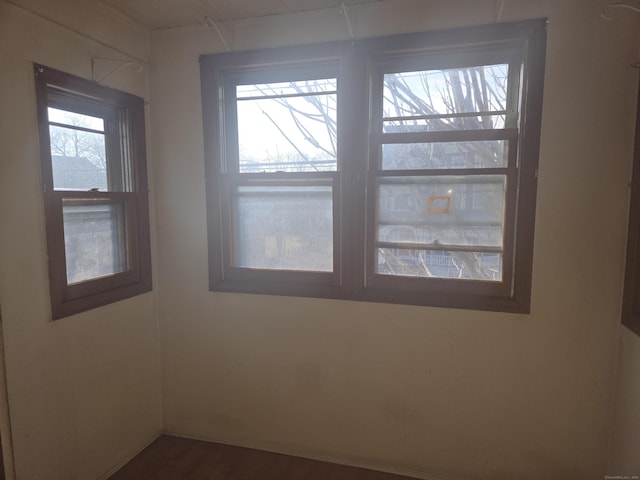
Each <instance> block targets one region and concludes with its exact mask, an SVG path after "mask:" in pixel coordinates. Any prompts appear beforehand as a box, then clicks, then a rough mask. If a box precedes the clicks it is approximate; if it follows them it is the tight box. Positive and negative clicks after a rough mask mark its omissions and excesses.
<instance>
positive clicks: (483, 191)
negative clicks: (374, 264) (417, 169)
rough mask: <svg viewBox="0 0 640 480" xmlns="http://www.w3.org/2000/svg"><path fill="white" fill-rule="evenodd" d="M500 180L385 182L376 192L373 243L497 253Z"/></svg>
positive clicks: (481, 177)
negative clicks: (488, 249)
mask: <svg viewBox="0 0 640 480" xmlns="http://www.w3.org/2000/svg"><path fill="white" fill-rule="evenodd" d="M505 184H506V179H505V177H504V176H502V175H473V176H455V177H454V176H438V177H388V178H383V179H381V180H380V184H379V186H378V218H377V222H378V223H377V239H378V241H379V242H392V243H399V244H402V243H404V244H407V243H409V244H419V245H433V246H438V245H457V246H470V245H474V246H487V247H501V246H502V237H503V226H504V225H503V222H504V221H503V219H504V207H505Z"/></svg>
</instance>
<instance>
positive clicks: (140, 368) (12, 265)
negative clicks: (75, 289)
mask: <svg viewBox="0 0 640 480" xmlns="http://www.w3.org/2000/svg"><path fill="white" fill-rule="evenodd" d="M52 3H55V5H52ZM22 4H23V5H24V6H25V7H27V8H37V9H38V10H39V11H42V12H44V13H45V14H46V15H50V16H51V17H52V18H53V19H54V20H56V21H58V22H66V23H67V24H69V25H71V27H72V28H74V29H76V30H79V31H80V32H83V33H89V34H91V35H93V36H94V37H95V38H97V39H99V40H100V41H101V42H104V43H110V44H113V45H115V46H116V47H117V48H119V49H122V50H126V51H128V52H130V53H131V54H133V55H136V56H145V55H147V54H148V48H149V45H148V37H147V35H146V33H144V32H141V31H139V30H137V29H136V28H135V27H134V26H132V25H131V24H129V23H127V22H124V21H123V20H122V19H121V18H120V17H118V16H117V15H114V14H113V12H111V11H108V10H91V9H90V8H89V7H88V6H87V4H86V2H78V1H75V0H61V1H56V2H47V1H34V0H30V1H26V0H25V1H24V2H23V3H22ZM94 56H98V57H110V58H119V55H118V54H117V53H116V52H114V51H112V50H111V49H109V48H106V47H105V46H103V45H100V44H99V43H97V42H94V41H90V40H88V39H86V38H85V37H83V36H82V35H80V34H77V33H72V32H71V31H69V30H68V29H65V28H62V27H60V26H58V25H56V24H55V23H53V22H50V21H46V20H43V19H41V18H38V17H37V16H35V15H33V14H31V13H29V12H28V11H26V10H24V9H21V8H18V7H16V6H14V5H12V4H10V3H6V2H4V1H2V2H0V85H1V87H2V88H1V89H0V105H1V110H2V114H1V115H0V145H2V149H1V153H0V225H1V227H0V269H1V270H0V299H1V302H2V319H3V332H4V342H5V354H6V368H7V382H8V390H9V406H10V411H11V426H12V430H13V444H14V451H15V463H16V472H17V478H18V479H20V480H35V479H39V480H58V479H59V480H70V479H78V480H80V479H82V480H84V479H98V478H101V477H104V476H105V475H106V474H107V473H108V472H111V471H112V470H113V469H114V468H115V467H117V466H119V465H120V464H121V463H122V462H123V461H125V460H126V459H127V458H128V457H129V456H130V455H132V454H133V453H135V452H137V451H138V450H139V449H140V448H142V447H143V446H145V445H146V444H147V443H148V442H149V441H150V440H152V439H153V438H155V436H157V434H158V433H159V431H160V429H161V413H160V405H161V403H160V387H159V379H160V377H159V361H158V359H159V349H158V345H159V339H158V331H157V321H156V308H157V305H156V295H155V293H148V294H145V295H142V296H139V297H136V298H132V299H129V300H126V301H123V302H119V303H116V304H112V305H109V306H107V307H103V308H99V309H96V310H92V311H89V312H85V313H83V314H80V315H75V316H73V317H68V318H65V319H62V320H58V321H56V322H52V321H51V320H50V318H51V314H50V309H49V294H48V280H47V257H46V244H45V230H44V213H43V200H42V193H41V192H42V190H41V183H40V165H39V146H38V141H37V138H38V135H37V120H36V105H35V87H34V81H33V63H32V62H38V63H42V64H44V65H47V66H50V67H54V68H58V69H61V70H64V71H67V72H69V73H73V74H76V75H79V76H82V77H85V78H90V77H91V58H92V57H94ZM107 84H109V85H110V86H115V87H117V88H121V89H124V90H127V91H130V92H132V93H135V94H137V95H140V96H142V97H147V79H146V73H144V74H142V75H141V74H136V73H133V72H132V71H130V70H126V69H125V70H122V72H121V73H119V74H117V75H113V76H112V77H110V78H109V81H108V82H107ZM149 160H150V163H153V161H152V159H151V158H149Z"/></svg>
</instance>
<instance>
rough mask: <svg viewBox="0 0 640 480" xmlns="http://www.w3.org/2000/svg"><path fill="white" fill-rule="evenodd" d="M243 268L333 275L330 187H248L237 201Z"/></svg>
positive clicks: (237, 251) (238, 259)
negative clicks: (329, 273) (331, 273)
mask: <svg viewBox="0 0 640 480" xmlns="http://www.w3.org/2000/svg"><path fill="white" fill-rule="evenodd" d="M233 204H234V209H233V212H234V225H235V232H234V238H235V242H234V247H235V248H234V257H233V260H234V263H235V266H237V267H244V268H261V269H275V270H298V271H320V272H330V271H332V270H333V207H332V188H331V187H330V186H301V187H288V186H285V187H279V186H242V187H238V189H237V191H236V194H235V196H234V201H233Z"/></svg>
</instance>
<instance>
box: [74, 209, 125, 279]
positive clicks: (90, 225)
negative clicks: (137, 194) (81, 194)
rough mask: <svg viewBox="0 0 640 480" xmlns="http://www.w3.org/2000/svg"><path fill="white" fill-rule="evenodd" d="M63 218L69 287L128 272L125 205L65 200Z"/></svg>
mask: <svg viewBox="0 0 640 480" xmlns="http://www.w3.org/2000/svg"><path fill="white" fill-rule="evenodd" d="M62 214H63V223H64V246H65V258H66V268H67V282H68V283H69V284H74V283H79V282H83V281H86V280H92V279H95V278H99V277H104V276H107V275H114V274H116V273H120V272H124V271H126V270H127V269H128V265H127V253H126V239H125V231H126V229H125V228H124V216H125V213H124V207H123V205H122V204H113V203H105V202H104V201H101V200H99V199H94V200H93V201H90V200H87V199H83V200H82V201H74V200H68V199H66V200H63V206H62Z"/></svg>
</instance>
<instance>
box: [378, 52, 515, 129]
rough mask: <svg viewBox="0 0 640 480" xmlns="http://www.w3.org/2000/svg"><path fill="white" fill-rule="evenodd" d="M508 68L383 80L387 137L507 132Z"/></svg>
mask: <svg viewBox="0 0 640 480" xmlns="http://www.w3.org/2000/svg"><path fill="white" fill-rule="evenodd" d="M508 72H509V66H508V65H506V64H503V65H482V66H474V67H464V68H453V69H444V70H423V71H414V72H400V73H387V74H385V75H384V90H383V117H384V118H385V119H387V121H385V122H384V131H385V132H410V131H430V130H436V131H437V130H475V129H492V128H503V127H504V121H505V118H504V111H505V110H506V109H507V85H508V82H507V80H508Z"/></svg>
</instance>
